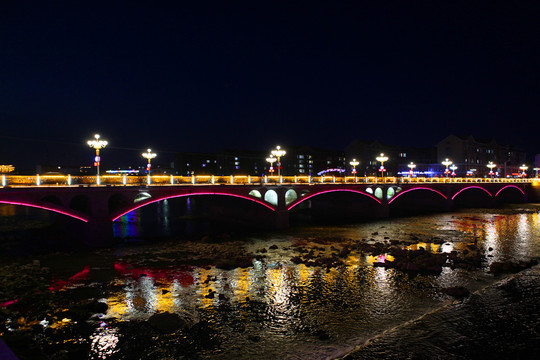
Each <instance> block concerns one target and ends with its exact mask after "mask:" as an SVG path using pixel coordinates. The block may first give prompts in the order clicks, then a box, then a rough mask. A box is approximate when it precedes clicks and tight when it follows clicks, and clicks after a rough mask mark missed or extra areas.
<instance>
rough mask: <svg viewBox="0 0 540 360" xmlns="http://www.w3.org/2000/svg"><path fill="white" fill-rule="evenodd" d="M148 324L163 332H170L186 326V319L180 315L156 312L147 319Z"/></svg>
mask: <svg viewBox="0 0 540 360" xmlns="http://www.w3.org/2000/svg"><path fill="white" fill-rule="evenodd" d="M147 322H148V324H150V326H152V327H153V328H154V329H157V330H159V331H160V332H162V333H165V334H169V333H172V332H175V331H176V330H178V329H181V328H184V327H186V321H185V320H184V319H182V318H181V317H180V316H179V315H177V314H174V313H170V312H162V313H156V314H154V315H152V316H150V318H149V319H148V320H147Z"/></svg>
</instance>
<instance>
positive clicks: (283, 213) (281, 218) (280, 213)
mask: <svg viewBox="0 0 540 360" xmlns="http://www.w3.org/2000/svg"><path fill="white" fill-rule="evenodd" d="M273 227H274V229H287V228H288V227H289V212H288V211H287V209H278V210H276V211H275V213H274V224H273Z"/></svg>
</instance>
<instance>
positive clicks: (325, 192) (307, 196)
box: [287, 189, 381, 210]
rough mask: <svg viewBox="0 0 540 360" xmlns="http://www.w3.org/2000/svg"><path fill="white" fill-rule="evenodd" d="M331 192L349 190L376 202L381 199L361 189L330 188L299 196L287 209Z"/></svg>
mask: <svg viewBox="0 0 540 360" xmlns="http://www.w3.org/2000/svg"><path fill="white" fill-rule="evenodd" d="M333 192H350V193H356V194H360V195H364V196H367V197H369V198H370V199H372V200H375V201H376V202H377V203H379V204H381V201H380V200H379V199H377V198H376V197H375V196H373V195H370V194H367V193H365V192H363V191H359V190H352V189H332V190H324V191H319V192H316V193H313V194H310V195H306V196H304V197H302V198H300V200H298V201H296V202H294V203H292V204H291V205H290V206H289V207H288V208H287V210H291V209H292V208H294V207H295V206H297V205H298V204H300V203H302V202H304V201H306V200H308V199H310V198H312V197H314V196H319V195H322V194H328V193H333Z"/></svg>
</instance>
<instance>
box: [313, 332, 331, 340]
mask: <svg viewBox="0 0 540 360" xmlns="http://www.w3.org/2000/svg"><path fill="white" fill-rule="evenodd" d="M313 335H315V336H316V337H318V338H319V340H328V339H329V338H330V335H329V334H328V333H327V332H326V331H324V330H317V331H315V332H314V333H313Z"/></svg>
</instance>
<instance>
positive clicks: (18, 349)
mask: <svg viewBox="0 0 540 360" xmlns="http://www.w3.org/2000/svg"><path fill="white" fill-rule="evenodd" d="M159 206H160V211H161V212H162V214H161V215H162V216H160V219H161V220H160V221H159V222H157V223H155V222H151V221H150V222H148V223H147V222H146V221H145V219H144V216H145V215H144V212H134V213H131V214H128V215H126V216H124V217H123V218H121V219H120V221H119V222H117V223H116V224H115V225H114V226H115V228H114V229H115V234H116V236H117V237H118V239H119V244H118V245H117V246H115V247H114V248H111V249H100V250H95V251H90V250H80V249H70V250H69V251H65V250H60V248H57V249H56V250H55V252H43V251H36V252H32V251H27V252H24V251H19V250H17V249H16V246H15V245H13V244H14V243H17V242H18V241H23V240H24V239H25V237H26V236H36V231H31V230H28V229H26V230H24V231H23V230H21V229H22V228H32V229H34V230H35V229H38V231H37V233H38V234H39V231H40V230H39V229H40V224H42V223H44V224H45V223H46V222H47V220H48V219H47V218H46V217H45V218H43V215H42V214H41V213H40V214H39V215H35V213H28V212H26V213H24V214H21V212H20V211H14V210H13V209H12V208H8V207H4V208H3V209H0V210H1V211H3V212H2V215H3V216H2V217H1V219H2V220H1V223H0V229H1V230H2V234H4V235H3V237H2V242H3V244H4V245H3V246H4V248H3V249H4V255H6V254H9V259H7V258H4V261H3V264H4V265H3V266H2V273H1V276H2V277H1V278H0V280H1V281H2V283H1V284H2V285H1V286H3V289H4V290H5V289H6V287H7V286H10V285H9V284H10V282H9V281H15V280H13V276H14V275H13V274H14V273H16V274H20V275H17V276H20V280H19V282H23V283H24V284H23V285H24V286H14V287H12V288H9V289H8V290H5V292H4V294H0V296H1V298H0V305H2V306H1V307H0V310H1V312H0V315H1V316H2V317H1V318H0V320H2V321H3V325H2V327H0V335H1V336H2V338H3V339H4V340H5V341H6V343H7V344H8V345H9V346H10V347H11V348H12V349H13V351H14V352H15V353H16V354H17V355H18V356H19V357H21V358H36V359H38V358H39V359H42V358H54V359H60V358H61V359H64V358H66V359H70V358H74V359H75V358H77V359H80V358H87V359H177V358H188V359H191V358H201V359H206V358H208V359H333V358H341V357H345V356H348V357H349V358H351V359H357V358H358V359H360V358H362V359H364V358H366V359H369V358H376V357H378V358H396V359H401V358H419V359H423V358H426V359H427V358H441V359H445V358H482V356H484V355H486V354H492V355H493V356H494V357H495V358H505V357H507V355H508V356H509V355H511V354H518V355H520V356H521V355H522V356H523V357H524V358H525V357H526V356H525V354H527V352H528V351H529V350H535V349H536V350H538V347H539V345H538V344H539V341H538V340H539V339H540V335H539V334H540V328H539V325H538V318H539V316H540V309H539V306H538V305H535V303H536V301H530V300H529V299H530V298H531V296H532V295H533V294H535V296H536V295H538V294H539V292H540V291H539V281H538V280H539V277H538V275H539V272H538V270H537V269H536V268H537V267H533V268H532V269H529V270H525V271H522V272H521V273H519V274H509V273H505V272H503V273H493V272H490V271H489V270H490V265H491V264H492V263H493V262H506V261H513V262H519V261H529V260H531V259H538V258H539V257H540V240H539V239H540V236H539V235H540V205H536V204H523V205H515V206H509V207H506V208H499V209H466V210H461V211H459V212H455V213H443V214H433V215H423V216H414V217H405V218H391V219H386V220H381V221H376V222H370V223H363V224H354V225H324V226H313V225H311V226H298V227H294V228H291V229H289V230H287V231H280V232H271V233H269V232H264V233H253V232H252V233H249V232H247V233H246V232H242V233H237V232H234V231H227V232H222V233H220V232H209V234H208V235H200V236H199V235H197V236H191V237H189V238H186V237H181V236H179V235H178V232H175V231H173V230H172V229H176V230H178V228H181V229H180V230H179V232H182V231H185V230H186V228H190V229H193V228H197V226H199V225H200V224H197V223H196V222H190V221H187V222H182V225H178V224H179V222H177V221H174V219H173V217H170V218H169V216H168V214H167V209H164V208H163V207H162V205H159ZM163 212H165V213H163ZM29 214H30V215H29ZM32 214H34V215H32ZM22 215H25V216H22ZM21 219H22V220H21ZM145 224H146V225H145ZM145 226H146V228H145ZM154 233H159V235H160V237H161V238H160V239H158V240H155V239H153V240H152V241H148V240H147V238H148V237H149V234H154ZM145 239H146V240H145ZM38 243H39V241H38ZM6 244H7V245H6ZM51 246H55V245H51ZM38 247H39V246H38ZM398 248H399V249H402V250H405V251H410V254H418V253H423V252H425V253H428V254H432V255H435V254H451V253H452V252H454V254H456V255H457V258H458V259H462V260H463V259H467V257H468V256H473V255H474V256H476V259H477V260H478V261H477V262H469V263H468V262H466V261H462V262H461V264H459V262H458V261H456V262H455V263H450V260H448V261H447V263H446V264H444V265H443V266H442V267H440V268H439V269H435V270H433V271H432V270H430V271H417V269H412V270H409V271H405V270H402V269H398V268H390V267H384V266H376V265H380V264H377V263H381V262H385V261H392V260H396V258H394V256H392V254H393V253H394V252H395V249H398ZM40 250H43V248H42V247H41V248H40ZM374 264H375V265H374ZM36 278H39V280H35V279H36ZM33 279H34V280H35V281H34V280H33ZM509 284H510V285H509ZM456 286H461V287H465V288H466V289H467V290H468V291H469V292H470V293H471V295H469V296H467V297H465V298H460V297H458V298H456V297H453V296H451V295H448V294H447V293H446V291H445V289H447V288H449V287H456ZM510 288H511V289H510ZM509 289H510V290H509ZM527 294H528V295H527ZM104 304H106V305H104ZM163 313H164V314H175V315H173V316H172V319H173V320H172V322H173V323H174V324H176V325H175V327H174V329H164V328H163V326H165V325H166V324H165V325H164V323H161V325H160V324H156V323H155V322H152V320H151V319H152V316H153V315H154V314H163ZM509 314H512V316H510V315H509ZM509 319H510V320H509ZM512 319H513V320H512ZM165 323H166V321H165ZM505 327H506V328H505ZM508 333H510V334H513V337H509V336H508ZM22 344H24V345H22ZM518 358H519V356H518Z"/></svg>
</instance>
